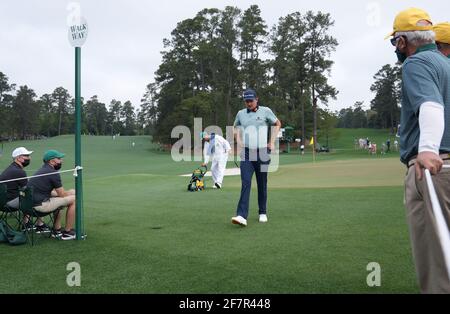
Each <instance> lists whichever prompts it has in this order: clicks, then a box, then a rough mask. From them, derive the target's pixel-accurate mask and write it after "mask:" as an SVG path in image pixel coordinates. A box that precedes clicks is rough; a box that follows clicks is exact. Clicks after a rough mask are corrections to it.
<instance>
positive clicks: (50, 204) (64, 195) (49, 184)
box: [28, 150, 75, 240]
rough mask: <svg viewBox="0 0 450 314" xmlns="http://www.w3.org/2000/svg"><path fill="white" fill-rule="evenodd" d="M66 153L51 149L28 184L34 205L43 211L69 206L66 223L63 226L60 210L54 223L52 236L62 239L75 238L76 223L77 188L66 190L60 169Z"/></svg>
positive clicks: (48, 211) (52, 210) (39, 210)
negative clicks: (74, 227) (74, 228)
mask: <svg viewBox="0 0 450 314" xmlns="http://www.w3.org/2000/svg"><path fill="white" fill-rule="evenodd" d="M64 156H65V154H63V153H61V152H58V151H56V150H49V151H47V152H45V154H44V158H43V161H44V165H43V166H42V167H41V169H39V170H38V171H37V172H36V173H35V174H34V175H35V176H37V175H43V174H48V175H46V176H39V177H34V178H31V179H30V181H29V183H28V186H30V187H32V188H33V191H34V193H33V206H34V209H35V210H36V211H38V212H41V213H52V212H54V211H56V210H57V209H58V208H60V207H67V211H66V225H65V228H64V229H63V228H62V227H61V218H62V217H61V212H60V211H58V212H57V214H56V218H55V223H54V225H53V230H52V236H53V237H57V238H61V239H62V240H73V239H75V231H74V230H73V226H74V223H75V190H68V191H66V190H64V187H63V185H62V181H61V175H60V174H59V172H58V171H59V170H60V169H61V166H62V162H63V160H62V158H63V157H64Z"/></svg>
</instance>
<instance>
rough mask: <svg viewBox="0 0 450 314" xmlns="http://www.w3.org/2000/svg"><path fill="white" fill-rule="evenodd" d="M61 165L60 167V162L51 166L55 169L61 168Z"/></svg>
mask: <svg viewBox="0 0 450 314" xmlns="http://www.w3.org/2000/svg"><path fill="white" fill-rule="evenodd" d="M61 167H62V164H56V165H54V166H53V168H54V169H55V170H59V169H61Z"/></svg>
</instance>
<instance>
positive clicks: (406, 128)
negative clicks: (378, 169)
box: [388, 8, 450, 293]
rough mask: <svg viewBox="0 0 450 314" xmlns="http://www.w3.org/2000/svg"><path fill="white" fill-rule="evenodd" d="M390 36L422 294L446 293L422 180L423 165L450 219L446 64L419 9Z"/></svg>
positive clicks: (449, 67)
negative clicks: (398, 71)
mask: <svg viewBox="0 0 450 314" xmlns="http://www.w3.org/2000/svg"><path fill="white" fill-rule="evenodd" d="M389 36H392V39H391V43H392V45H394V46H395V47H396V54H397V57H398V60H399V61H400V62H401V63H402V64H403V69H402V77H403V85H402V107H401V111H402V112H401V130H400V156H401V161H402V162H403V163H404V164H405V165H406V166H407V167H408V172H407V175H406V178H405V204H406V209H407V219H408V225H409V231H410V235H411V242H412V251H413V256H414V262H415V266H416V272H417V276H418V281H419V286H420V290H421V292H422V293H450V281H449V276H448V275H449V274H447V269H446V266H445V260H444V255H443V252H442V248H441V243H440V240H439V238H438V233H437V229H436V223H435V220H434V215H433V208H432V205H431V201H430V196H429V194H428V189H427V184H426V180H425V179H424V178H423V168H426V169H428V170H429V171H430V172H431V173H432V174H433V182H434V185H435V188H436V191H437V194H438V197H439V198H440V199H441V202H440V203H441V206H442V208H443V215H444V216H445V218H446V220H447V222H448V221H450V201H449V198H448V197H447V196H448V195H450V184H448V182H450V172H449V171H446V170H443V171H441V169H442V165H443V164H449V163H450V155H449V153H450V125H448V123H450V84H449V82H450V63H449V62H448V59H447V58H446V57H445V56H443V55H442V54H441V53H440V52H439V51H438V49H437V46H436V44H435V34H434V32H433V26H432V22H431V18H430V16H429V15H428V13H427V12H425V11H423V10H420V9H416V8H411V9H408V10H405V11H403V12H400V13H399V14H398V15H397V17H396V18H395V21H394V31H393V32H392V33H391V34H390V35H389ZM389 36H388V37H389ZM446 124H447V125H446Z"/></svg>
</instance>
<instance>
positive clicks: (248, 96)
mask: <svg viewBox="0 0 450 314" xmlns="http://www.w3.org/2000/svg"><path fill="white" fill-rule="evenodd" d="M243 98H244V101H245V104H246V107H247V108H246V109H243V110H241V111H239V112H238V113H237V115H236V119H235V121H234V127H235V133H236V135H237V136H236V140H237V145H238V148H240V149H241V181H242V188H241V197H240V199H239V203H238V206H237V215H236V217H233V218H231V222H232V223H233V224H236V225H241V226H244V227H245V226H247V218H248V208H249V200H250V190H251V185H252V177H253V173H255V174H256V183H257V184H258V206H259V221H260V222H263V223H265V222H267V220H268V218H267V172H268V168H269V163H270V153H271V151H272V150H274V148H275V139H276V137H277V135H278V132H279V131H280V128H281V122H280V120H278V119H277V117H276V116H275V115H274V113H273V112H272V110H271V109H270V108H268V107H263V106H260V105H259V99H258V97H257V95H256V92H255V91H254V90H252V89H248V90H246V91H245V92H244V95H243ZM272 126H274V127H273V128H271V127H272ZM270 129H272V130H270ZM269 136H270V137H269Z"/></svg>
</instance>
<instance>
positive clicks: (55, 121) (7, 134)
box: [0, 72, 152, 139]
mask: <svg viewBox="0 0 450 314" xmlns="http://www.w3.org/2000/svg"><path fill="white" fill-rule="evenodd" d="M146 97H148V96H147V95H144V97H143V99H142V102H141V106H140V108H139V109H138V110H135V108H134V106H133V104H132V103H131V102H130V101H126V102H124V103H122V102H121V101H117V100H114V99H113V100H111V102H110V103H109V105H108V107H107V106H106V104H104V103H102V102H100V101H99V100H98V97H97V96H93V97H91V98H90V99H89V100H87V101H84V99H82V101H81V106H82V132H83V133H84V134H91V135H113V134H121V135H137V134H139V135H143V134H150V133H151V124H150V123H149V121H151V119H149V111H151V110H152V109H151V108H149V107H148V105H147V101H146V99H147V98H146ZM74 112H75V100H74V98H73V97H72V96H71V95H70V94H69V92H68V90H67V89H65V88H64V87H57V88H55V90H54V91H53V92H52V93H48V94H44V95H42V96H40V97H38V96H37V95H36V93H35V91H34V90H32V89H31V88H29V87H28V86H26V85H24V86H19V87H17V86H16V84H12V83H10V82H9V79H8V77H7V76H6V75H5V74H4V73H2V72H0V117H1V120H2V121H1V123H0V137H1V138H3V139H6V138H8V139H33V138H38V137H42V136H45V137H52V136H58V135H62V134H73V133H74V129H75V115H74Z"/></svg>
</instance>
